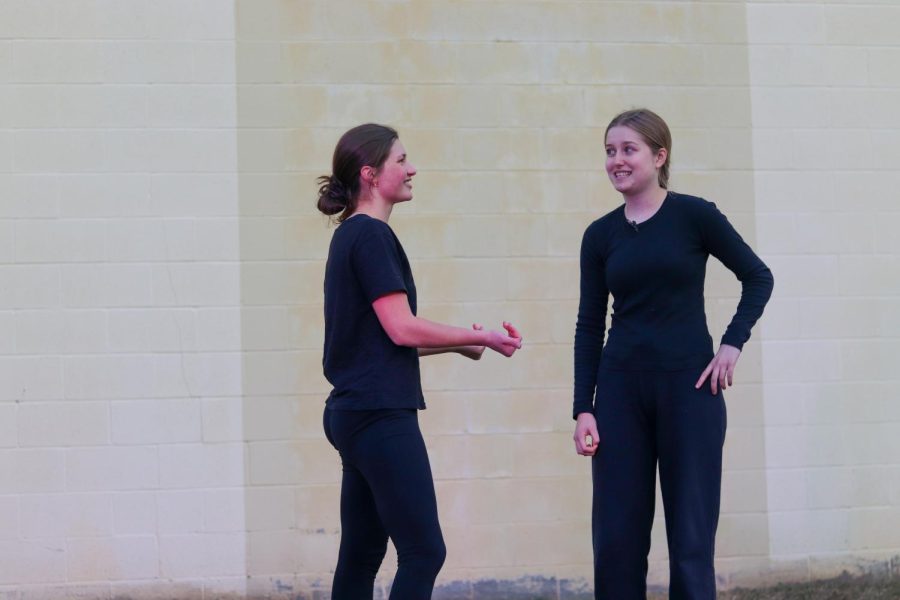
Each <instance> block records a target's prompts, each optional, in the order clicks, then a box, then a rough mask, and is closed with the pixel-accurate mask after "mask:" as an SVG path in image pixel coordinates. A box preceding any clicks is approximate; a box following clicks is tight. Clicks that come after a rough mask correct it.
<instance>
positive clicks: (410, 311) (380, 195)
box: [317, 124, 522, 600]
mask: <svg viewBox="0 0 900 600" xmlns="http://www.w3.org/2000/svg"><path fill="white" fill-rule="evenodd" d="M415 174H416V169H415V167H414V166H413V165H412V163H411V162H410V161H409V159H408V158H407V155H406V150H405V149H404V147H403V144H401V143H400V140H399V138H398V135H397V132H396V131H395V130H393V129H391V128H390V127H385V126H383V125H376V124H366V125H360V126H358V127H354V128H353V129H351V130H349V131H348V132H346V133H345V134H344V135H343V136H342V137H341V139H340V141H338V144H337V147H336V148H335V150H334V159H333V163H332V172H331V174H330V175H325V176H322V177H320V178H319V183H320V185H321V187H320V188H319V198H318V203H317V206H318V209H319V210H320V211H321V212H323V213H325V214H326V215H338V216H337V218H336V221H337V222H338V223H339V226H338V228H337V229H336V230H335V232H334V235H333V236H332V239H331V245H330V247H329V250H328V262H327V264H326V268H325V347H324V355H323V359H322V366H323V370H324V372H325V377H326V378H327V379H328V381H329V382H330V383H331V385H332V386H333V388H334V389H333V390H332V391H331V394H330V395H329V396H328V400H327V401H326V407H325V412H324V416H323V421H324V428H325V435H326V437H327V438H328V441H329V442H330V443H331V444H332V445H333V446H334V447H335V449H337V451H338V453H339V454H340V456H341V462H342V463H343V478H342V481H341V505H340V512H341V545H340V550H339V554H338V563H337V567H336V568H335V573H334V583H333V586H332V598H333V599H335V600H363V599H365V598H372V596H373V588H374V582H375V575H376V573H377V572H378V568H379V566H380V565H381V561H382V559H383V558H384V555H385V551H386V550H387V541H388V538H390V539H391V540H392V541H393V543H394V546H395V547H396V549H397V557H398V568H397V574H396V576H395V577H394V582H393V586H392V588H391V595H390V598H392V599H393V600H411V599H425V598H430V597H431V592H432V590H433V588H434V581H435V578H436V577H437V574H438V571H440V568H441V566H442V565H443V562H444V557H445V554H446V549H445V546H444V541H443V537H442V535H441V528H440V523H439V522H438V515H437V502H436V499H435V494H434V482H433V480H432V475H431V468H430V466H429V463H428V455H427V453H426V450H425V442H424V440H423V438H422V433H421V431H420V430H419V424H418V416H417V410H420V409H424V408H425V402H424V399H423V396H422V386H421V383H420V379H419V357H420V356H426V355H430V354H438V353H443V352H456V353H459V354H461V355H463V356H466V357H468V358H472V359H474V360H478V359H479V358H480V357H481V354H482V352H483V351H484V349H485V348H486V347H487V348H490V349H491V350H494V351H496V352H498V353H500V354H502V355H503V356H507V357H509V356H512V355H513V353H514V352H515V351H516V350H517V349H519V348H521V346H522V336H521V335H520V334H519V332H518V331H517V330H516V328H515V327H513V326H512V325H511V324H510V323H506V322H504V323H503V328H504V330H505V331H497V330H495V331H485V330H483V329H482V327H481V326H480V325H477V324H476V325H473V326H472V328H471V329H466V328H461V327H452V326H449V325H443V324H440V323H435V322H433V321H428V320H426V319H423V318H421V317H419V316H417V315H416V286H415V283H414V282H413V276H412V272H411V271H410V266H409V261H408V260H407V258H406V253H405V252H404V250H403V246H402V245H401V244H400V240H399V239H397V236H396V235H394V232H393V230H391V228H390V226H389V225H388V219H389V218H390V216H391V211H392V210H393V208H394V205H395V204H399V203H401V202H407V201H409V200H411V199H412V197H413V196H412V178H413V176H415Z"/></svg>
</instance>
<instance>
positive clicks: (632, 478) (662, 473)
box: [592, 367, 726, 600]
mask: <svg viewBox="0 0 900 600" xmlns="http://www.w3.org/2000/svg"><path fill="white" fill-rule="evenodd" d="M701 371H702V369H690V370H685V371H676V372H632V371H612V370H607V369H603V368H602V367H601V369H600V371H599V373H598V379H597V398H596V401H595V403H594V405H595V408H594V415H595V417H596V419H597V429H598V433H599V436H600V440H599V448H598V450H597V454H596V455H594V458H593V461H592V466H593V479H594V500H593V541H594V580H595V588H594V589H595V591H594V597H595V598H597V599H605V600H638V599H640V600H644V599H645V598H646V593H647V554H648V553H649V551H650V530H651V528H652V526H653V512H654V508H655V507H654V504H655V500H656V466H657V462H658V464H659V480H660V486H661V487H662V497H663V506H664V508H665V515H666V537H667V541H668V545H669V573H670V582H669V598H670V599H671V600H712V599H714V598H715V597H716V581H715V570H714V567H713V556H714V553H715V538H716V527H717V525H718V521H719V496H720V489H721V481H722V445H723V443H724V441H725V426H726V415H725V400H724V398H723V396H722V391H721V390H719V392H718V394H717V395H715V396H713V395H712V393H711V391H710V387H709V380H708V379H707V381H706V383H705V384H704V385H703V387H702V388H701V389H699V390H697V389H694V384H695V383H696V381H697V379H698V377H699V376H700V372H701Z"/></svg>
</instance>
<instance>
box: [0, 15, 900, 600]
mask: <svg viewBox="0 0 900 600" xmlns="http://www.w3.org/2000/svg"><path fill="white" fill-rule="evenodd" d="M898 11H900V7H897V6H896V5H894V4H893V3H889V2H888V3H876V2H872V3H867V2H860V3H855V4H854V5H853V6H849V5H844V4H841V3H837V2H834V3H832V2H824V3H823V2H817V3H811V2H810V3H807V2H795V3H771V2H669V1H661V0H660V1H646V2H611V1H597V2H586V1H575V0H556V1H551V0H542V1H541V0H521V1H511V0H510V1H491V2H486V1H476V0H459V1H453V0H384V1H375V0H330V1H325V0H296V1H293V0H238V1H237V2H233V1H231V0H196V1H192V2H188V3H183V2H175V1H166V2H144V1H141V0H133V1H128V2H122V1H121V0H96V1H92V2H88V3H74V2H68V1H66V0H47V1H46V2H28V1H25V0H15V1H14V0H9V1H7V2H2V3H0V274H2V275H3V277H2V279H3V281H4V284H3V285H2V286H0V473H3V474H4V476H3V477H0V509H2V510H0V595H2V594H7V593H13V594H18V593H20V592H27V593H28V594H30V595H33V596H36V597H42V596H43V597H53V596H54V595H59V594H60V593H63V592H62V588H67V589H68V592H67V593H73V594H78V595H82V596H85V597H88V596H90V597H104V598H109V597H113V596H117V595H123V594H124V595H140V594H151V595H152V594H159V593H165V594H170V595H181V596H192V595H193V596H198V595H199V594H204V595H215V594H226V595H227V594H244V593H245V592H249V593H251V594H256V593H259V594H267V595H271V596H285V597H288V596H291V597H293V596H296V595H297V594H305V593H307V592H309V591H312V590H323V589H327V587H328V585H329V583H330V578H331V570H332V569H333V567H334V561H335V559H336V555H337V544H338V540H339V534H340V532H339V522H338V514H337V502H338V494H339V477H340V465H339V461H338V459H337V456H336V454H335V452H334V451H333V450H332V449H331V448H330V447H329V446H328V444H327V442H326V441H325V440H324V437H323V434H322V432H321V410H322V403H323V401H324V398H325V396H326V394H327V392H328V386H327V384H326V382H325V381H324V379H323V378H322V376H321V345H322V321H321V314H322V313H321V311H322V307H321V293H322V288H321V281H322V274H323V268H324V264H323V263H324V257H325V254H326V252H327V245H328V240H329V238H330V235H331V231H332V229H330V228H329V227H328V226H327V224H326V221H325V219H324V218H323V217H321V216H320V215H318V214H317V213H316V212H315V211H314V208H313V201H314V195H315V194H314V192H315V184H314V179H315V177H316V176H317V175H320V174H322V173H324V172H326V171H327V170H328V167H329V161H330V155H331V152H332V149H333V147H334V144H335V142H336V140H337V138H338V137H339V135H340V134H341V133H342V132H343V131H345V130H346V129H347V128H349V127H351V126H353V125H355V124H358V123H360V122H363V121H379V122H385V123H388V124H391V125H394V126H396V127H397V128H398V129H399V130H400V132H401V136H402V138H403V140H404V143H405V144H406V146H407V148H408V150H409V151H410V156H411V158H412V160H413V162H414V163H415V164H416V165H417V166H418V167H419V169H420V173H419V175H418V176H417V178H416V179H417V185H416V198H415V200H414V201H413V202H412V203H410V204H408V205H404V206H401V207H398V209H397V211H396V212H395V215H394V218H393V219H392V225H393V226H394V227H395V229H396V230H397V232H398V233H399V235H400V237H401V239H402V240H403V241H404V244H405V246H406V249H407V252H408V254H409V255H410V257H411V259H412V261H413V263H414V264H413V268H414V272H415V274H416V279H417V283H418V286H419V289H420V305H421V314H423V315H425V316H429V317H432V318H435V319H437V320H442V321H447V322H452V323H458V324H460V325H468V324H469V323H471V322H472V321H476V320H477V321H482V322H485V323H486V324H490V323H496V322H498V321H500V320H501V319H509V320H512V321H514V322H516V323H517V324H519V325H520V326H521V328H522V330H523V331H524V333H525V336H526V347H525V349H524V350H523V351H522V352H521V353H520V354H518V355H517V356H516V357H515V358H514V359H512V360H509V361H507V360H504V359H501V358H498V357H496V356H486V357H485V358H484V359H483V360H482V361H481V362H479V363H472V362H469V361H466V360H464V359H460V358H455V359H454V357H435V358H430V359H427V360H426V361H425V362H424V363H423V364H424V369H423V380H424V384H425V386H426V390H427V391H426V394H427V400H428V403H429V409H428V410H427V411H426V412H425V413H423V414H422V416H421V422H422V426H423V429H424V431H425V434H426V437H427V442H428V445H429V451H430V453H431V457H432V463H433V467H434V472H435V477H436V486H437V491H438V497H439V504H440V511H441V517H442V522H443V525H444V530H445V534H446V538H447V543H448V547H449V557H448V560H447V563H446V566H445V568H444V570H443V572H442V574H441V578H440V581H439V584H440V585H442V586H445V587H446V590H445V591H446V592H447V593H450V591H451V590H455V593H458V594H470V593H477V592H478V591H479V590H483V589H489V586H490V585H491V582H495V581H502V582H503V583H502V585H506V586H511V587H516V586H519V587H521V588H525V587H529V589H532V590H539V591H541V592H542V593H544V594H546V595H549V596H551V597H553V595H554V594H556V595H559V596H562V597H565V595H566V594H567V593H569V592H571V591H573V590H577V589H579V588H581V587H582V586H583V585H584V582H585V581H587V580H589V578H590V573H591V568H590V540H589V536H590V533H589V532H590V521H589V510H590V508H589V507H590V493H591V490H590V471H589V464H588V462H587V461H586V460H584V459H581V458H580V457H577V456H576V455H575V454H574V452H573V451H572V449H571V441H570V436H571V427H572V421H571V418H570V415H569V412H570V396H571V391H570V388H571V370H572V368H571V342H572V334H573V328H574V319H575V310H576V302H577V258H576V257H577V252H578V245H579V242H580V237H581V233H582V231H583V229H584V227H585V226H586V225H587V224H588V223H589V222H590V221H591V220H593V219H594V218H596V217H598V216H600V215H602V214H604V213H605V212H607V211H608V210H610V209H611V208H613V207H614V206H616V205H617V204H618V203H619V202H620V199H619V198H618V197H617V196H616V194H615V193H614V192H613V191H612V190H611V188H610V186H609V184H608V183H607V181H606V177H605V174H604V173H603V172H602V162H603V152H602V133H603V128H604V127H605V125H606V123H607V121H608V119H609V118H610V117H611V116H612V115H613V114H615V113H616V112H617V111H619V110H621V109H624V108H629V107H632V106H637V105H645V106H649V107H651V108H653V109H655V110H657V111H658V112H660V113H661V114H662V115H663V116H664V117H665V118H666V119H667V120H668V121H669V123H670V125H671V126H672V128H673V132H674V135H675V149H674V163H675V164H674V174H673V179H672V186H673V188H674V189H676V190H681V191H686V192H689V193H694V194H699V195H702V196H705V197H707V198H709V199H711V200H714V201H716V202H717V203H718V205H719V206H720V207H721V208H722V209H723V210H724V211H725V212H726V213H727V214H728V216H729V218H730V219H731V220H732V221H733V222H734V223H735V224H736V225H737V227H738V228H739V229H740V230H741V232H742V233H744V234H745V237H746V238H747V239H748V240H749V241H751V243H753V244H755V246H756V247H757V248H758V249H759V250H760V252H761V253H762V255H763V256H764V258H765V259H766V260H767V261H768V262H769V263H770V264H771V266H772V267H773V269H774V270H775V274H776V279H777V282H776V295H775V297H774V299H773V302H772V305H771V307H770V309H769V310H768V312H767V315H766V317H765V318H764V319H763V322H762V325H761V328H759V329H758V330H757V331H756V332H755V335H754V339H753V340H752V341H751V342H750V343H749V344H748V345H747V347H746V349H745V352H744V355H743V357H742V359H741V363H740V366H739V373H738V379H739V385H738V387H736V388H734V389H733V390H730V391H729V392H728V394H727V395H728V409H729V434H728V441H727V443H726V466H725V473H724V483H723V505H722V519H721V524H720V535H719V545H718V568H719V573H720V583H721V585H723V586H730V585H735V584H753V583H758V582H761V581H766V580H772V579H775V578H806V577H811V576H822V575H829V574H832V573H835V572H838V571H839V570H840V569H843V568H850V569H853V570H860V569H862V570H865V569H870V570H871V569H875V570H877V569H878V568H884V566H885V565H886V564H887V563H886V561H887V560H889V559H890V558H891V557H893V556H897V555H898V554H900V540H898V537H900V533H898V532H900V523H898V519H900V516H898V515H900V464H898V463H900V446H898V440H900V435H898V434H900V415H898V412H897V408H896V407H897V402H896V398H897V395H898V394H897V392H898V391H900V384H898V381H897V379H896V375H895V374H894V373H893V372H894V371H896V368H895V365H896V356H897V355H898V352H897V351H898V333H900V330H898V318H897V317H896V314H898V311H897V308H898V304H897V291H898V290H897V282H898V281H900V277H898V276H900V272H898V264H900V263H898V251H900V246H898V244H897V242H896V239H897V236H896V235H895V234H894V228H895V226H896V225H898V219H897V214H898V213H897V206H898V204H897V198H896V194H895V193H894V192H893V190H894V189H895V188H896V187H897V186H896V185H895V184H897V183H900V179H898V175H897V173H898V171H897V168H896V165H895V162H896V158H897V157H898V155H897V152H896V151H895V150H894V149H893V148H894V147H895V146H896V142H897V141H900V140H898V139H897V138H898V131H900V122H898V120H897V117H896V114H895V112H896V111H895V108H894V107H895V106H896V104H897V99H898V85H900V76H898V75H897V74H896V69H895V68H894V67H895V63H896V59H897V58H898V57H900V50H898V48H897V45H898V44H897V41H896V39H895V38H894V36H893V31H895V30H896V29H897V26H900V15H898ZM737 293H738V286H737V284H736V283H735V282H734V280H733V278H732V277H731V275H730V274H729V273H727V272H726V271H724V269H722V268H721V267H718V266H712V267H711V269H710V278H709V284H708V298H707V310H708V313H709V315H710V319H711V325H712V330H713V336H714V337H715V338H717V337H718V336H719V335H720V333H721V331H722V329H723V327H724V325H725V323H726V322H727V320H728V319H729V317H730V315H731V313H732V312H733V309H734V305H735V302H736V295H737ZM662 526H663V523H662V516H661V515H659V518H658V520H657V523H656V527H655V529H654V534H653V542H654V545H653V549H652V552H651V575H650V580H651V583H652V584H654V585H662V584H664V583H665V582H666V580H667V573H666V552H665V543H664V532H663V529H662ZM394 564H395V558H394V556H393V554H391V555H390V556H389V557H388V558H387V560H386V561H385V565H384V568H383V570H382V572H381V574H380V576H379V585H380V586H381V588H382V591H384V589H385V587H386V586H387V585H388V584H389V582H390V578H391V575H392V573H393V568H394Z"/></svg>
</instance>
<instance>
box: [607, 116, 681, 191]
mask: <svg viewBox="0 0 900 600" xmlns="http://www.w3.org/2000/svg"><path fill="white" fill-rule="evenodd" d="M667 155H668V154H667V152H666V149H665V148H660V149H659V150H657V151H655V152H654V151H653V149H652V148H651V147H650V145H649V144H647V142H646V141H645V140H644V138H643V136H641V134H639V133H638V132H637V131H635V130H634V129H631V128H630V127H625V126H622V125H619V126H616V127H610V129H609V131H608V132H607V133H606V174H607V175H608V176H609V180H610V181H611V182H612V184H613V187H614V188H616V190H617V191H618V192H620V193H621V194H623V195H625V196H636V195H638V194H641V193H644V192H646V191H649V190H652V189H655V188H659V187H661V186H660V184H659V169H660V168H661V167H662V166H663V165H664V164H665V162H666V157H667Z"/></svg>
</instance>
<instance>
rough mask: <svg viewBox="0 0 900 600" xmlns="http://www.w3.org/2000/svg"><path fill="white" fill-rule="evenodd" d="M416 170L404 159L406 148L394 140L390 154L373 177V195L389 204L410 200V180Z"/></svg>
mask: <svg viewBox="0 0 900 600" xmlns="http://www.w3.org/2000/svg"><path fill="white" fill-rule="evenodd" d="M415 174H416V168H415V167H414V166H413V164H412V163H411V162H409V160H408V159H407V158H406V148H404V147H403V144H401V143H400V140H394V144H393V145H392V146H391V152H390V154H389V155H388V157H387V160H385V161H384V164H383V165H382V166H381V168H380V169H378V172H377V173H376V174H375V176H374V180H373V190H372V192H373V193H374V194H377V195H379V196H381V197H382V198H383V199H384V200H386V201H388V202H389V203H391V204H396V203H398V202H406V201H408V200H412V197H413V193H412V178H413V176H415Z"/></svg>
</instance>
